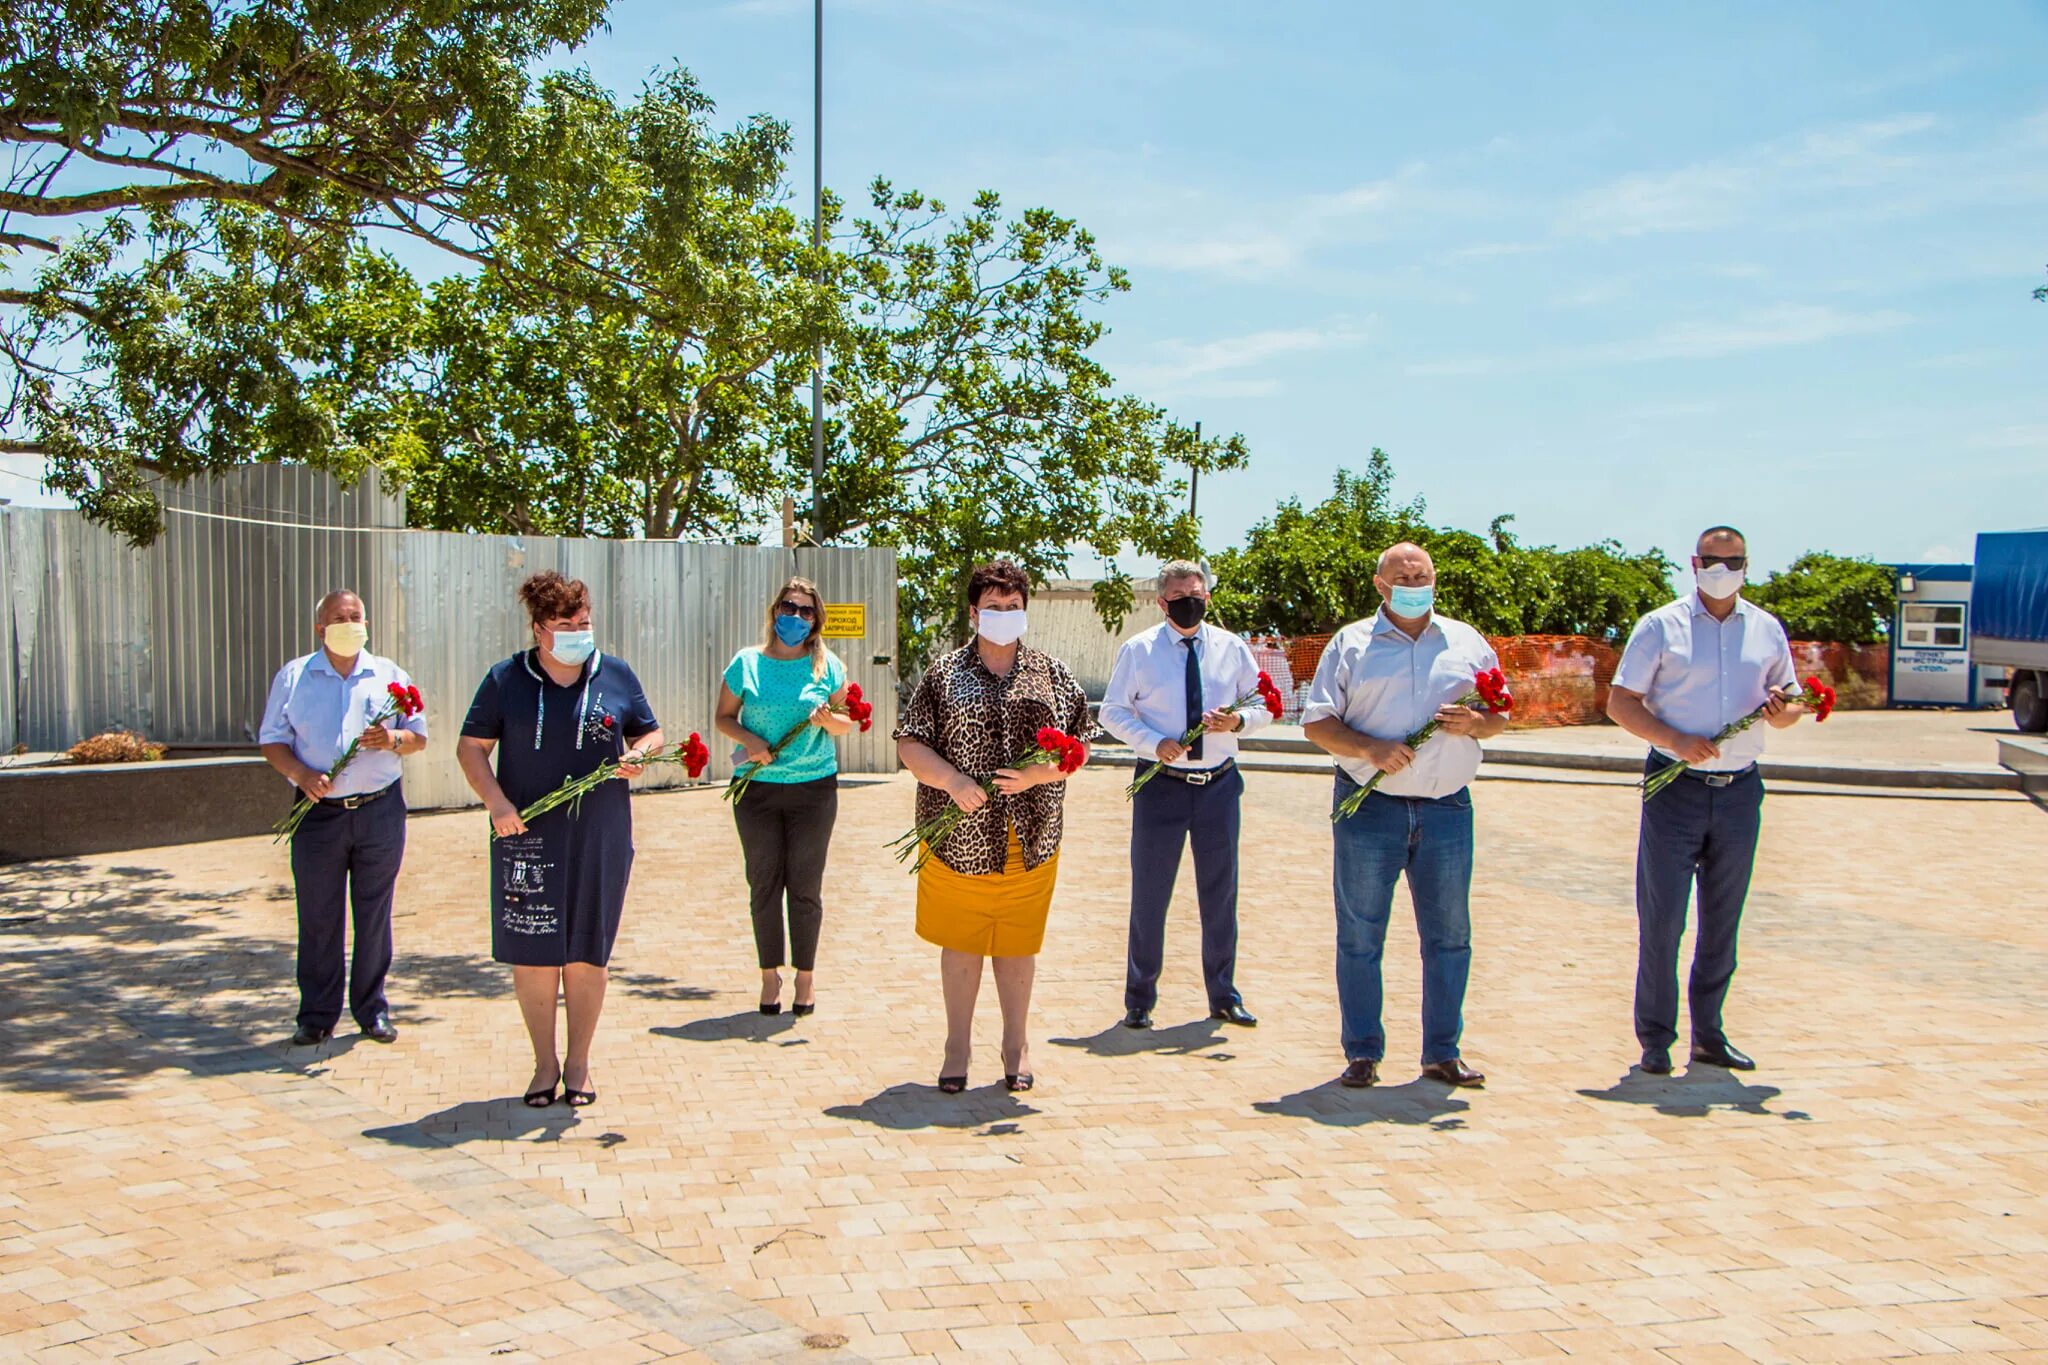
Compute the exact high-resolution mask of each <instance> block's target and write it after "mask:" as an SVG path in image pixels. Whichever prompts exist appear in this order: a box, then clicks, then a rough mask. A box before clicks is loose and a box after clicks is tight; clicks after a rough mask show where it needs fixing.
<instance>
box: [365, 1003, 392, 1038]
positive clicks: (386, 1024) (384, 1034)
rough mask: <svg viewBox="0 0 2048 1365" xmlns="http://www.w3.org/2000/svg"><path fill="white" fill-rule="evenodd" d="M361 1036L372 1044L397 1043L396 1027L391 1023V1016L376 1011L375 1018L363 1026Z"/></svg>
mask: <svg viewBox="0 0 2048 1365" xmlns="http://www.w3.org/2000/svg"><path fill="white" fill-rule="evenodd" d="M363 1036H364V1037H365V1038H368V1039H369V1040H370V1041H371V1042H373V1043H395V1042H397V1041H398V1025H396V1024H394V1023H392V1022H391V1016H390V1015H389V1014H386V1013H385V1012H384V1011H382V1010H379V1011H377V1017H376V1018H375V1019H372V1020H371V1021H370V1022H369V1023H367V1024H365V1025H363Z"/></svg>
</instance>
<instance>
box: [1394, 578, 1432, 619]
mask: <svg viewBox="0 0 2048 1365" xmlns="http://www.w3.org/2000/svg"><path fill="white" fill-rule="evenodd" d="M1435 604H1436V588H1435V586H1434V585H1431V586H1430V587H1427V588H1401V587H1397V588H1395V589H1394V590H1393V591H1392V592H1391V593H1390V594H1388V597H1387V610H1389V611H1391V612H1393V613H1394V615H1396V616H1400V617H1405V618H1406V619H1408V620H1410V621H1412V620H1414V619H1415V618H1416V617H1418V616H1427V615H1429V609H1430V608H1431V607H1432V606H1434V605H1435Z"/></svg>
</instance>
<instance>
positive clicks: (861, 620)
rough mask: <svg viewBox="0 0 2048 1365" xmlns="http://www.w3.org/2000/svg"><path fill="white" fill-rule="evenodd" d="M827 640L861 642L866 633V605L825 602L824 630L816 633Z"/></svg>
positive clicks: (862, 603)
mask: <svg viewBox="0 0 2048 1365" xmlns="http://www.w3.org/2000/svg"><path fill="white" fill-rule="evenodd" d="M818 633H819V634H820V635H823V636H824V637H825V638H826V639H828V640H861V639H865V638H866V637H867V633H868V604H867V603H865V602H827V603H826V604H825V628H824V629H823V630H821V631H819V632H818Z"/></svg>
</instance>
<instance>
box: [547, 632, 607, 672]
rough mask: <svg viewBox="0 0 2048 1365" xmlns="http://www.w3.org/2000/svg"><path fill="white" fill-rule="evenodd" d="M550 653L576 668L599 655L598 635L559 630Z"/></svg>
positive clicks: (549, 650)
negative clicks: (593, 656)
mask: <svg viewBox="0 0 2048 1365" xmlns="http://www.w3.org/2000/svg"><path fill="white" fill-rule="evenodd" d="M548 653H550V654H552V655H554V656H555V658H556V659H558V660H560V661H561V662H562V663H565V664H568V665H569V666H570V667H571V668H574V667H575V666H576V665H578V664H580V663H582V662H583V661H584V660H586V659H588V658H589V657H590V656H591V655H593V654H595V653H597V635H596V634H595V633H594V632H592V631H588V630H558V631H556V632H555V643H554V644H553V645H552V646H550V647H549V649H548Z"/></svg>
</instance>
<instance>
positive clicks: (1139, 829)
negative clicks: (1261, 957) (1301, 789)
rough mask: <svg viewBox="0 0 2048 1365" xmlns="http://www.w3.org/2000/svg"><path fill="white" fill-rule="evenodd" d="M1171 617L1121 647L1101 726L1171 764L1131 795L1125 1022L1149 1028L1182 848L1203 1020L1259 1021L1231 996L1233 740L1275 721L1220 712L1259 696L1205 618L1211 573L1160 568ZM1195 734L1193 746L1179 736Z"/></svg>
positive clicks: (1243, 665)
mask: <svg viewBox="0 0 2048 1365" xmlns="http://www.w3.org/2000/svg"><path fill="white" fill-rule="evenodd" d="M1158 600H1159V609H1160V610H1161V611H1162V612H1164V613H1165V614H1166V620H1164V621H1162V622H1161V623H1160V624H1159V625H1157V626H1154V627H1153V628H1152V629H1151V630H1148V631H1146V632H1145V633H1144V634H1142V635H1137V636H1133V637H1132V638H1131V639H1129V640H1126V641H1125V642H1124V646H1123V648H1122V649H1120V650H1118V651H1117V656H1116V666H1115V668H1114V669H1112V670H1111V672H1110V676H1109V688H1108V690H1107V691H1106V692H1104V693H1103V698H1102V725H1103V728H1104V729H1106V730H1108V731H1109V732H1110V733H1111V734H1113V735H1115V736H1116V737H1117V738H1118V739H1121V740H1123V741H1124V742H1125V743H1126V744H1128V745H1130V746H1131V749H1132V751H1133V752H1134V753H1136V754H1137V755H1138V757H1139V758H1141V759H1154V758H1157V759H1159V760H1160V761H1162V762H1164V763H1165V764H1166V767H1165V768H1164V769H1162V770H1161V771H1160V772H1159V774H1158V776H1156V777H1154V778H1153V779H1152V780H1151V781H1150V782H1147V783H1146V784H1145V785H1144V786H1143V787H1140V788H1139V789H1138V794H1137V795H1136V796H1134V797H1132V798H1131V934H1130V952H1129V960H1128V964H1127V967H1126V972H1125V977H1124V1026H1125V1027H1127V1028H1136V1029H1144V1028H1150V1027H1152V1007H1153V1006H1154V1005H1155V1004H1157V1003H1158V999H1159V971H1160V966H1161V964H1162V961H1163V959H1164V957H1165V955H1166V907H1167V904H1168V902H1170V901H1171V900H1172V899H1173V882H1174V877H1175V875H1176V874H1177V873H1178V872H1179V870H1180V854H1181V848H1182V847H1183V846H1184V845H1186V844H1188V843H1190V842H1192V843H1193V844H1194V848H1195V895H1196V899H1197V901H1198V903H1199V904H1200V906H1201V914H1202V978H1203V982H1204V985H1205V986H1206V988H1207V990H1208V995H1209V1015H1210V1017H1211V1018H1212V1019H1221V1020H1224V1021H1225V1022H1227V1023H1232V1024H1242V1025H1246V1026H1250V1025H1253V1024H1256V1023H1258V1022H1259V1021H1258V1020H1257V1019H1255V1018H1253V1017H1252V1013H1251V1011H1250V1010H1248V1009H1246V1008H1245V1007H1244V999H1243V997H1241V996H1240V995H1238V993H1237V981H1236V974H1237V835H1238V828H1239V824H1240V819H1239V803H1240V801H1241V799H1242V798H1243V796H1244V775H1243V774H1242V773H1240V772H1238V770H1237V762H1236V758H1237V737H1238V736H1239V735H1241V734H1248V733H1250V732H1251V731H1253V730H1256V729H1258V728H1259V727H1260V726H1261V725H1264V724H1265V723H1266V722H1267V721H1269V720H1271V719H1272V715H1271V713H1270V712H1268V711H1267V710H1266V708H1265V707H1264V706H1263V705H1255V706H1247V707H1245V708H1244V709H1243V710H1242V711H1237V712H1234V713H1233V712H1226V711H1225V710H1224V709H1223V708H1225V707H1227V706H1229V705H1231V704H1232V703H1233V702H1235V701H1237V700H1238V699H1239V698H1240V697H1245V696H1249V695H1250V694H1252V693H1254V692H1256V691H1257V690H1258V682H1259V665H1258V662H1257V660H1255V659H1254V658H1253V657H1252V651H1251V646H1249V645H1247V644H1246V643H1245V642H1244V641H1243V640H1242V639H1240V638H1238V637H1237V636H1235V635H1233V634H1231V633H1230V632H1229V631H1227V630H1224V629H1223V628H1222V627H1221V626H1216V625H1211V624H1209V623H1207V622H1205V621H1204V620H1203V619H1202V618H1203V617H1204V616H1205V615H1206V614H1207V613H1208V608H1209V576H1208V575H1207V574H1206V573H1204V572H1203V570H1202V567H1201V566H1200V565H1199V564H1195V563H1192V562H1190V561H1188V560H1185V559H1176V560H1174V561H1173V562H1171V563H1169V564H1166V565H1164V566H1162V567H1161V568H1160V570H1159V599H1158ZM1197 726H1200V727H1201V730H1202V733H1201V734H1200V735H1198V736H1197V737H1196V738H1195V741H1194V742H1193V743H1192V744H1190V745H1188V746H1186V747H1182V745H1181V742H1180V741H1181V736H1183V735H1185V734H1186V733H1187V732H1188V731H1190V730H1192V729H1194V728H1196V727H1197Z"/></svg>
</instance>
